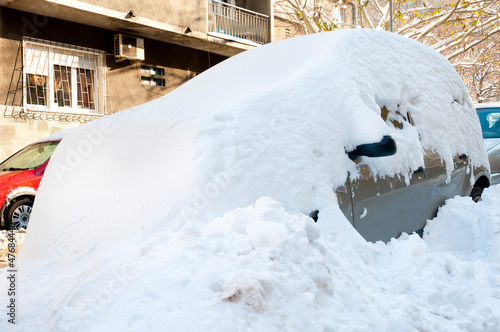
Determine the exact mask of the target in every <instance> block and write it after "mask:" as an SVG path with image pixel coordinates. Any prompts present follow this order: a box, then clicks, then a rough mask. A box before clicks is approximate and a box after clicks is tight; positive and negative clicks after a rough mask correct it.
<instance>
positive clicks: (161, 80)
mask: <svg viewBox="0 0 500 332" xmlns="http://www.w3.org/2000/svg"><path fill="white" fill-rule="evenodd" d="M141 83H142V84H144V85H151V86H165V69H164V68H160V67H151V66H141Z"/></svg>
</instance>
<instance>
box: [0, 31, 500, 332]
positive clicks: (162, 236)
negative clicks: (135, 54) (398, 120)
mask: <svg viewBox="0 0 500 332" xmlns="http://www.w3.org/2000/svg"><path fill="white" fill-rule="evenodd" d="M381 106H386V107H387V108H389V109H399V110H402V111H403V113H404V112H406V111H408V110H409V111H410V112H411V114H412V118H413V120H414V123H415V126H410V125H407V126H405V127H404V128H403V130H399V129H395V128H394V127H391V126H388V125H387V124H386V123H385V122H384V121H383V120H382V118H381V117H380V108H381ZM463 130H466V131H468V132H470V133H473V134H474V135H472V134H471V135H468V136H467V137H462V136H460V135H457V134H456V133H457V132H463ZM475 134H477V135H475ZM384 135H391V136H393V137H394V138H395V139H396V142H398V153H397V154H396V155H395V156H392V157H391V158H373V159H370V158H365V159H364V162H365V163H368V164H369V165H370V166H371V168H372V170H373V172H374V173H376V174H378V175H380V176H387V175H394V174H402V175H403V176H407V175H409V174H411V173H412V172H413V171H414V170H416V169H418V167H420V166H423V165H424V164H423V150H424V149H434V150H436V151H437V152H438V153H440V155H441V156H442V158H443V161H444V162H446V164H447V165H449V167H453V157H454V156H455V155H456V154H460V153H463V152H468V153H469V158H470V161H471V165H472V167H478V166H481V165H487V157H486V153H485V151H483V149H477V148H475V147H477V146H478V144H479V146H480V145H481V144H484V143H483V141H482V139H481V135H480V127H479V122H478V120H477V117H476V116H475V113H474V109H473V107H472V103H471V101H470V99H469V97H468V95H467V91H466V89H465V87H464V85H463V82H462V81H461V79H460V78H459V76H458V75H457V74H456V72H455V71H454V69H453V67H452V66H451V65H450V64H449V63H448V62H447V61H446V60H445V59H444V58H442V57H441V56H440V55H439V54H437V53H436V52H434V51H433V50H431V49H429V48H427V47H425V46H423V45H421V44H419V43H417V42H414V41H411V40H408V39H406V38H404V37H400V36H397V35H394V34H389V33H384V32H379V31H373V30H355V31H342V32H335V33H324V34H317V35H312V36H307V37H304V38H295V39H291V40H286V41H282V42H277V43H273V44H270V45H266V46H263V47H258V48H256V49H254V50H251V51H247V52H244V53H242V54H240V55H238V56H235V57H233V58H230V59H228V60H226V61H224V62H223V63H221V64H219V65H217V66H216V67H215V68H213V69H211V70H209V71H207V72H205V73H203V74H202V75H199V76H198V77H196V78H195V79H193V80H191V81H189V82H188V83H186V84H184V85H183V86H181V87H180V88H178V89H177V90H175V91H173V92H172V93H170V94H169V95H167V96H165V97H162V98H159V99H157V100H155V101H153V102H150V103H147V104H144V105H141V106H138V107H135V108H133V109H130V110H127V111H124V112H121V113H117V114H114V115H112V116H109V117H106V118H104V119H101V120H96V121H93V122H91V123H89V124H87V125H84V126H81V127H78V128H75V129H74V130H72V131H71V132H69V133H68V134H67V135H66V136H65V138H64V140H63V141H62V142H61V143H60V144H59V146H58V148H57V149H56V151H55V153H54V155H53V156H52V158H51V162H50V164H49V167H48V168H47V171H46V173H45V175H44V178H43V180H42V183H41V185H40V188H39V193H38V196H37V199H36V203H35V206H34V210H33V211H34V212H33V214H32V216H31V220H30V227H29V231H28V233H27V235H26V239H25V243H24V246H23V248H22V250H21V252H20V254H19V256H18V259H17V262H16V264H17V266H18V269H19V281H18V287H19V289H18V296H17V300H18V308H19V312H18V324H16V326H15V327H16V328H17V329H18V330H20V331H144V330H153V331H366V330H372V331H391V330H394V331H455V330H456V331H497V330H498V329H500V326H499V320H500V317H499V316H500V315H499V314H498V312H497V311H495V309H494V308H497V307H498V306H499V302H500V289H499V288H498V287H499V283H500V273H498V272H499V266H500V265H499V263H500V261H499V257H500V256H499V251H498V248H497V247H498V243H500V242H499V241H500V239H499V238H498V232H499V230H500V228H499V225H500V208H499V205H498V203H497V202H498V200H499V199H500V187H498V186H497V187H492V188H490V189H489V190H486V191H485V193H484V196H485V198H484V201H483V202H480V203H478V204H472V203H471V202H470V198H469V199H467V198H455V199H453V200H449V201H448V202H447V204H446V205H445V206H444V208H443V209H442V210H441V212H440V213H439V215H438V217H437V218H436V219H434V220H432V221H431V222H430V223H429V225H428V226H427V227H426V229H425V235H424V239H421V238H420V237H419V236H418V235H415V234H414V235H410V236H408V235H403V236H402V237H401V238H399V239H398V240H392V241H391V242H389V243H387V244H385V243H382V242H379V243H375V244H373V243H367V242H366V241H365V240H364V239H363V238H361V236H359V234H358V233H357V232H356V231H355V230H354V229H353V228H352V227H351V225H350V224H349V222H348V221H347V220H346V219H345V217H344V216H343V215H342V213H341V212H340V209H339V208H338V206H337V198H336V196H335V193H334V191H333V190H332V189H333V188H336V187H337V186H338V185H342V184H344V183H345V180H346V177H347V174H348V172H350V173H351V174H353V176H356V168H355V164H354V163H353V162H352V161H351V160H350V159H349V158H348V157H347V156H346V154H345V150H346V149H347V150H351V149H353V148H354V147H356V146H357V145H359V144H362V143H373V142H377V141H379V140H380V139H381V138H382V136H384ZM419 136H420V139H419ZM403 143H404V144H403ZM449 172H451V169H449ZM448 175H449V174H448ZM315 209H318V210H320V211H321V212H320V216H319V220H318V223H317V224H316V223H314V222H313V221H312V219H310V218H309V217H307V216H306V215H304V214H303V213H309V212H310V211H311V210H315ZM6 274H7V272H6V270H5V269H4V270H2V271H0V285H2V284H3V285H4V286H5V287H4V289H7V288H8V287H7V279H6ZM0 294H2V295H0V298H1V299H2V301H3V302H2V303H7V302H8V299H7V295H6V292H3V293H0ZM6 320H7V319H5V318H4V319H3V320H2V321H1V322H0V324H2V325H0V327H3V326H9V327H11V326H10V325H9V324H8V323H7V322H6Z"/></svg>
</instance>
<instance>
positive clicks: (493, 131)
mask: <svg viewBox="0 0 500 332" xmlns="http://www.w3.org/2000/svg"><path fill="white" fill-rule="evenodd" d="M477 115H478V116H479V121H480V122H481V129H482V131H483V137H484V138H500V107H493V108H482V109H477Z"/></svg>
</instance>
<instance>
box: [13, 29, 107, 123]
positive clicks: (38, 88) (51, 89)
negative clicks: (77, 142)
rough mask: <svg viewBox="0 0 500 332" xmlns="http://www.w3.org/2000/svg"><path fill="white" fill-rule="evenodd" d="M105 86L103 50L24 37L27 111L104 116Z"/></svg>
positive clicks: (24, 106) (25, 105) (24, 102)
mask: <svg viewBox="0 0 500 332" xmlns="http://www.w3.org/2000/svg"><path fill="white" fill-rule="evenodd" d="M105 87H106V67H105V53H104V52H103V51H99V50H94V49H89V48H84V47H79V46H73V45H68V44H62V43H57V42H52V41H46V40H41V39H35V38H29V37H24V38H23V91H24V94H23V108H24V110H25V112H27V113H29V112H46V113H53V114H57V113H59V114H60V113H64V114H68V115H69V114H71V115H84V116H103V115H104V114H105Z"/></svg>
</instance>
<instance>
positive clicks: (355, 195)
mask: <svg viewBox="0 0 500 332" xmlns="http://www.w3.org/2000/svg"><path fill="white" fill-rule="evenodd" d="M387 113H388V111H387V109H385V107H384V108H382V113H381V115H382V118H383V119H384V120H386V122H387V123H388V125H393V126H395V127H396V128H400V129H402V128H403V124H404V125H411V124H410V120H409V114H406V116H404V117H403V116H401V114H399V112H395V113H397V114H396V115H398V118H396V117H393V118H391V115H390V112H389V114H387ZM386 158H394V156H389V157H386ZM355 162H356V163H357V164H358V165H357V168H358V171H359V174H360V176H359V178H358V179H356V180H354V181H349V182H350V186H349V187H350V189H351V197H352V222H353V224H354V228H355V229H356V230H357V231H358V232H359V233H360V234H361V235H362V236H363V237H364V238H365V239H366V240H368V241H377V240H382V241H389V240H390V239H391V238H392V237H398V236H399V235H401V233H402V232H407V233H411V232H413V231H416V230H419V229H422V228H423V227H424V226H425V220H426V211H427V194H428V182H427V178H426V172H425V169H424V168H423V167H420V168H419V169H417V170H416V171H415V172H413V174H411V178H410V179H409V185H407V183H406V181H405V178H404V177H403V176H394V177H385V178H380V177H379V176H374V175H373V174H372V172H371V171H370V168H369V167H368V165H367V164H364V163H363V162H361V159H360V158H358V159H357V160H355Z"/></svg>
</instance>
